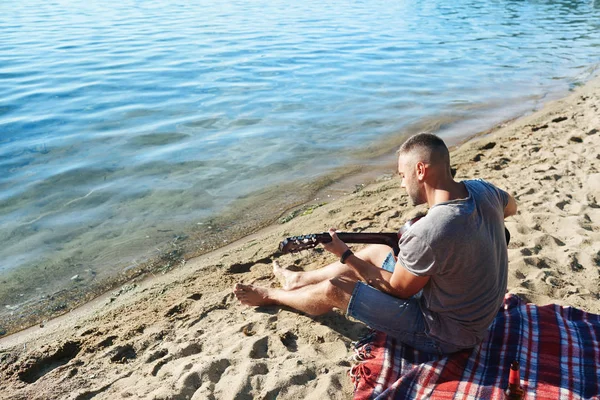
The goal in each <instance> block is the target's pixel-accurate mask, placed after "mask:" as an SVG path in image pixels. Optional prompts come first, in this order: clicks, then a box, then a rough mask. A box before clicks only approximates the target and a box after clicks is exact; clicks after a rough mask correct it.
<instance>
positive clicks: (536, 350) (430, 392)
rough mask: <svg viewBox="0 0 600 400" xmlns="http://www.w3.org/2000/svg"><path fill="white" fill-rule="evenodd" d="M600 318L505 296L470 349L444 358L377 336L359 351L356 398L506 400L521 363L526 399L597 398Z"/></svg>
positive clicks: (599, 387)
mask: <svg viewBox="0 0 600 400" xmlns="http://www.w3.org/2000/svg"><path fill="white" fill-rule="evenodd" d="M599 341H600V315H595V314H590V313H586V312H584V311H581V310H578V309H576V308H572V307H561V306H558V305H547V306H536V305H534V304H524V303H523V302H522V301H521V299H519V298H518V297H517V296H514V295H510V294H509V295H507V296H506V297H505V299H504V305H503V307H502V308H501V309H500V312H499V313H498V315H497V316H496V319H495V320H494V322H493V324H492V326H491V327H490V330H489V336H488V338H487V339H486V340H484V341H483V342H482V343H481V344H480V345H479V346H478V347H476V348H474V349H473V350H468V351H462V352H458V353H455V354H452V355H450V356H446V357H440V356H435V355H431V354H426V353H421V352H419V351H417V350H414V349H413V348H410V347H408V346H405V345H402V344H400V343H398V342H397V341H396V340H395V339H393V338H391V337H389V336H387V335H385V334H384V333H381V332H376V331H373V332H372V333H371V334H370V335H369V336H367V337H366V338H364V339H363V340H362V341H360V342H358V343H357V344H356V346H355V352H356V354H355V356H354V359H355V361H356V363H355V365H354V366H353V367H352V369H351V371H350V375H351V377H352V380H353V382H354V386H355V397H354V398H355V399H423V398H426V399H503V398H504V390H505V389H506V387H507V386H508V375H509V369H510V364H511V362H512V361H513V360H516V361H519V362H520V364H521V367H520V373H521V385H522V387H523V389H524V390H525V393H526V395H525V398H526V399H537V400H545V399H598V398H600V347H599Z"/></svg>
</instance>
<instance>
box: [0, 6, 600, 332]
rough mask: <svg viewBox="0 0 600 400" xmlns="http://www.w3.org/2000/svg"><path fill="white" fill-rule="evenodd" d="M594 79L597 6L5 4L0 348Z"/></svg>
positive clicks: (598, 54) (0, 37) (598, 57)
mask: <svg viewBox="0 0 600 400" xmlns="http://www.w3.org/2000/svg"><path fill="white" fill-rule="evenodd" d="M599 63H600V1H599V0H595V1H590V0H588V1H550V0H547V1H542V0H539V1H533V0H532V1H527V0H520V1H500V0H497V1H486V2H481V1H474V0H456V1H453V2H447V1H441V0H433V1H428V2H423V1H415V0H405V1H397V2H388V1H377V0H372V1H370V0H362V1H347V0H344V1H341V0H332V1H314V0H306V1H302V2H290V1H278V0H268V1H266V0H237V1H223V0H219V1H216V0H204V1H194V0H191V1H190V0H185V1H182V0H175V1H170V2H164V1H157V0H150V1H134V0H121V1H118V2H117V1H98V0H88V1H85V2H78V1H68V0H64V1H61V0H56V1H40V0H28V1H16V0H3V1H2V2H1V3H0V243H2V246H1V247H0V307H2V309H1V310H0V334H2V330H3V329H4V330H6V328H2V325H3V324H4V326H9V325H10V326H12V325H14V324H15V323H18V321H23V323H26V321H33V320H34V319H35V316H36V315H38V314H39V313H40V312H41V311H40V307H42V306H41V304H45V306H44V307H46V312H48V313H59V312H61V311H64V310H66V309H68V308H69V307H71V306H72V304H75V303H77V302H80V301H81V299H83V298H85V296H88V297H89V296H91V295H93V294H89V292H90V291H91V292H93V293H98V292H99V291H101V290H105V289H106V288H109V287H110V285H111V282H113V283H114V282H115V281H119V279H120V280H121V281H122V280H123V279H125V278H124V277H125V275H126V272H127V271H134V270H136V268H138V267H139V266H140V265H142V264H143V263H145V262H148V260H159V264H160V263H162V264H161V265H163V266H164V267H165V268H171V267H173V265H172V264H173V263H175V262H176V261H177V260H179V258H180V256H181V255H182V254H183V252H184V251H185V252H190V251H191V252H202V251H206V250H209V249H210V248H213V247H215V246H218V245H219V244H222V243H223V242H225V241H229V240H231V239H232V238H233V237H239V236H240V235H242V234H244V233H247V232H249V231H250V230H252V229H256V227H258V226H261V225H262V224H264V223H266V222H270V221H273V220H276V219H277V218H278V217H280V216H281V215H282V213H284V212H286V210H288V209H289V207H292V206H295V205H298V204H300V203H302V202H305V201H307V200H310V199H311V198H312V196H314V193H315V192H316V190H318V189H319V188H321V187H322V186H323V185H326V184H330V183H334V182H337V181H338V180H339V179H340V177H341V176H342V175H343V172H344V171H346V172H348V171H358V170H360V171H361V172H364V171H365V170H373V171H375V170H376V169H377V166H378V165H382V164H383V163H384V162H389V157H388V156H386V152H387V151H390V150H394V149H395V147H396V146H397V145H398V144H399V143H400V142H401V139H402V138H403V137H405V136H406V135H407V134H409V133H411V132H415V131H418V130H421V129H432V130H434V131H435V132H437V133H439V134H440V135H441V136H442V137H445V138H447V139H448V140H450V141H451V140H453V139H458V138H464V137H466V136H468V135H470V134H473V133H476V132H477V131H480V130H483V129H487V128H490V127H492V126H493V125H494V124H497V123H499V122H500V121H502V120H505V119H508V118H511V117H514V116H517V115H520V114H523V113H525V112H528V111H530V110H532V109H534V108H536V107H539V106H540V105H541V104H542V103H543V102H544V101H547V100H548V99H550V98H554V97H556V96H560V95H562V94H565V93H566V92H567V91H568V90H569V89H570V88H572V87H573V86H576V85H580V84H582V83H583V82H585V80H587V79H589V78H590V77H591V76H592V75H594V74H595V72H596V68H597V67H598V65H599ZM367 148H368V149H369V150H368V151H364V149H367ZM351 165H355V166H356V165H359V167H356V168H354V169H352V168H351V167H350V166H351ZM361 165H362V166H363V167H360V166H361ZM365 166H368V167H365ZM274 245H275V244H274ZM156 265H157V264H156ZM156 265H155V266H156ZM119 277H120V278H119ZM71 278H73V279H71ZM86 293H88V294H86ZM36 307H37V308H36ZM3 321H4V322H3ZM7 321H8V322H7ZM15 321H17V322H15Z"/></svg>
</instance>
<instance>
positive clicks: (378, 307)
mask: <svg viewBox="0 0 600 400" xmlns="http://www.w3.org/2000/svg"><path fill="white" fill-rule="evenodd" d="M395 265H396V261H395V259H394V256H393V254H392V253H390V254H388V256H387V258H386V259H385V261H384V262H383V264H382V266H381V268H383V269H385V270H386V271H389V272H393V271H394V267H395ZM420 297H421V292H419V293H417V294H416V295H414V296H412V297H411V298H409V299H399V298H397V297H394V296H391V295H389V294H386V293H383V292H380V291H379V290H377V289H375V288H374V287H372V286H369V285H367V284H366V283H364V282H360V281H359V282H357V283H356V286H355V287H354V291H353V292H352V297H351V298H350V302H349V303H348V310H347V312H346V314H347V315H348V316H351V317H352V318H355V319H357V320H359V321H361V322H363V323H365V324H366V325H367V326H369V327H370V328H372V329H375V330H378V331H381V332H385V333H387V334H388V335H390V336H393V337H394V338H396V339H397V340H399V341H401V342H402V343H404V344H407V345H409V346H412V347H414V348H415V349H417V350H420V351H424V352H427V353H434V354H440V355H442V354H444V353H447V352H449V351H447V350H446V349H442V346H441V345H440V343H439V342H438V341H437V340H435V339H434V338H432V337H430V336H429V335H428V334H427V332H428V329H427V325H426V324H425V317H424V315H423V312H422V311H421V307H420V306H419V302H420V300H419V299H420ZM444 350H446V351H444Z"/></svg>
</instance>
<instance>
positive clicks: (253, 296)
mask: <svg viewBox="0 0 600 400" xmlns="http://www.w3.org/2000/svg"><path fill="white" fill-rule="evenodd" d="M269 290H270V289H268V288H261V287H258V286H253V285H242V284H241V283H236V284H235V286H234V288H233V294H235V297H237V298H238V300H239V301H240V302H241V303H242V304H245V305H247V306H266V305H269V304H276V303H275V301H274V300H272V299H270V298H269Z"/></svg>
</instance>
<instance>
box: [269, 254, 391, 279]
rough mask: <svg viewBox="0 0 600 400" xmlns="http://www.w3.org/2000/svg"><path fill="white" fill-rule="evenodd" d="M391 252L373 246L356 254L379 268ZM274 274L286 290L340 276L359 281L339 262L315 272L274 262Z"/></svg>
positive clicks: (348, 268) (351, 270)
mask: <svg viewBox="0 0 600 400" xmlns="http://www.w3.org/2000/svg"><path fill="white" fill-rule="evenodd" d="M390 251H392V249H391V247H389V246H386V245H382V244H372V245H369V246H367V247H365V248H364V249H362V250H360V251H358V252H356V256H357V257H358V258H360V259H362V260H364V261H367V262H368V263H370V264H372V265H373V267H376V268H379V267H380V266H381V264H383V261H384V260H385V258H386V257H387V255H388V254H389V253H390ZM273 272H274V273H275V276H277V277H278V278H279V279H280V280H281V286H282V287H283V288H284V289H286V290H294V289H299V288H302V287H304V286H307V285H314V284H316V283H319V282H324V281H326V280H330V279H333V278H335V277H339V276H345V277H348V278H350V279H352V280H354V281H357V280H358V279H359V278H358V276H357V275H356V274H355V272H354V270H353V269H352V268H350V267H349V266H347V265H346V264H342V263H341V262H339V261H336V262H334V263H332V264H329V265H327V266H325V267H323V268H319V269H315V270H313V271H290V270H289V269H285V268H282V267H280V266H279V264H278V263H277V262H276V261H274V262H273Z"/></svg>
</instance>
